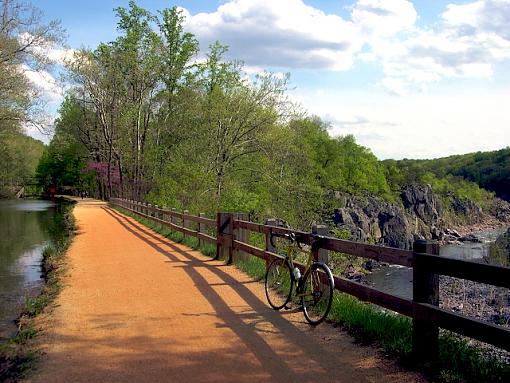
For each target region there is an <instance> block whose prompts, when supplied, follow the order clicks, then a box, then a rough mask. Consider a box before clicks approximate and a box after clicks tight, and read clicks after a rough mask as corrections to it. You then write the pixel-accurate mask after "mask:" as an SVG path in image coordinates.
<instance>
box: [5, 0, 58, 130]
mask: <svg viewBox="0 0 510 383" xmlns="http://www.w3.org/2000/svg"><path fill="white" fill-rule="evenodd" d="M62 41H63V31H62V29H61V27H60V23H59V22H58V21H51V22H49V23H48V24H44V23H43V22H42V13H41V12H40V11H39V10H38V9H37V8H35V7H33V6H31V5H29V4H26V3H22V2H19V1H15V0H2V1H1V2H0V134H1V133H2V132H4V131H6V130H8V129H9V130H11V131H12V130H16V131H20V130H21V129H22V127H23V124H26V123H32V124H35V125H36V126H39V127H41V126H42V125H41V120H42V118H41V117H42V109H41V107H40V106H41V105H40V104H41V100H40V99H39V98H38V92H37V89H36V88H35V87H34V86H32V85H31V84H30V82H29V81H28V79H27V77H26V76H25V74H26V72H27V71H41V70H43V69H48V66H49V65H50V64H51V63H52V61H51V60H50V58H49V56H48V55H47V50H48V49H49V48H51V47H54V46H55V45H57V44H60V43H61V42H62Z"/></svg>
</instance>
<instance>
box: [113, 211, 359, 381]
mask: <svg viewBox="0 0 510 383" xmlns="http://www.w3.org/2000/svg"><path fill="white" fill-rule="evenodd" d="M103 209H104V210H105V211H106V212H107V213H108V214H109V215H110V216H112V217H113V218H114V219H115V220H116V221H117V222H119V223H120V224H121V225H122V226H123V227H124V228H125V229H126V230H128V231H129V232H130V233H132V234H133V235H135V236H136V237H138V238H139V239H141V240H142V241H144V242H145V243H147V244H148V245H149V246H151V247H152V248H153V249H154V250H155V251H157V252H158V253H160V254H162V255H164V256H166V257H167V258H168V259H169V260H170V261H171V262H178V263H185V264H184V265H182V266H181V265H179V266H178V267H181V268H182V269H183V270H184V271H185V272H186V273H187V274H188V275H189V277H190V278H191V279H192V280H193V282H194V284H195V286H196V288H197V289H198V291H199V292H200V293H201V294H202V295H203V296H204V297H205V298H206V299H207V301H208V302H209V303H210V304H211V306H212V307H213V308H214V311H215V315H217V317H218V318H219V319H221V321H223V323H224V324H225V326H226V327H228V328H230V329H231V330H232V331H234V332H235V334H236V335H237V336H238V337H239V339H240V340H242V342H244V344H245V345H246V346H247V347H248V349H249V350H250V351H251V352H252V353H253V355H254V356H255V357H256V358H257V359H258V360H259V362H260V364H261V365H262V366H264V367H265V369H266V370H267V371H268V372H269V373H270V374H271V375H272V379H273V380H274V381H279V382H289V381H329V380H330V379H331V378H332V377H331V375H330V374H329V373H328V372H329V370H330V369H331V366H336V371H344V374H345V376H348V375H351V377H352V378H354V376H356V375H357V377H356V379H355V380H356V381H357V382H359V383H362V382H367V381H368V380H367V379H366V378H365V377H363V376H362V374H359V373H357V372H359V371H360V368H359V367H358V368H356V367H355V366H353V365H352V361H351V360H346V359H345V358H342V355H337V354H336V353H331V352H329V351H326V350H325V349H324V348H323V347H322V345H321V344H320V343H319V341H318V340H317V339H315V338H314V328H310V331H304V330H302V329H299V328H297V327H296V326H295V325H293V324H292V323H291V322H289V321H288V320H287V319H285V318H284V316H283V315H284V314H282V313H280V312H278V311H275V310H272V309H270V308H269V306H268V305H267V304H266V303H265V302H263V301H262V300H261V299H260V298H259V297H258V296H256V295H255V294H254V293H253V292H252V291H251V290H250V289H249V288H248V287H247V286H246V285H245V283H240V282H239V281H238V280H237V279H235V278H234V277H233V276H232V275H230V274H229V273H228V272H226V271H225V270H226V269H228V268H229V266H225V265H222V266H223V267H218V266H219V265H215V264H214V263H211V262H210V260H209V259H208V260H204V259H202V257H203V256H197V255H196V253H197V252H196V251H192V250H190V251H185V250H182V249H181V248H180V247H178V246H177V245H176V244H175V243H173V242H171V241H170V240H166V239H165V238H164V237H162V236H161V235H158V234H155V233H153V232H152V231H151V230H150V229H148V228H146V227H144V226H142V225H141V224H139V223H137V222H136V221H134V220H133V219H131V218H128V217H126V216H124V215H122V214H120V213H119V212H117V211H115V210H113V209H111V208H106V207H103ZM162 243H164V246H166V247H168V248H169V249H171V250H172V251H168V250H166V249H164V248H163V247H162V246H161V244H162ZM194 253H195V254H194ZM176 254H178V255H179V256H181V257H182V258H184V259H185V261H183V260H182V259H180V258H179V257H177V256H176ZM200 269H206V270H207V271H209V272H212V273H213V274H215V275H216V276H217V277H219V278H220V279H221V280H222V283H212V284H210V283H209V282H208V281H207V280H206V278H205V277H204V276H203V275H202V274H201V273H200ZM248 283H253V281H250V282H248ZM218 285H228V286H229V287H230V288H231V289H233V290H234V291H235V292H236V293H237V294H238V295H239V296H240V297H241V298H242V299H243V300H244V301H245V302H246V303H247V304H248V305H249V306H250V307H251V308H252V309H253V311H252V310H249V311H244V312H236V311H234V310H233V309H232V308H231V307H230V306H229V303H228V302H226V301H225V300H224V299H223V298H222V297H221V296H220V295H219V294H218V292H217V291H215V289H214V288H213V286H218ZM187 315H189V316H194V315H214V314H207V313H192V314H187ZM261 322H269V323H271V324H272V326H273V327H274V329H273V330H271V331H267V329H265V330H261V329H259V328H258V327H257V325H258V324H260V323H261ZM265 327H267V326H265ZM262 333H264V334H265V336H266V337H267V336H268V335H267V334H268V333H269V334H270V333H275V334H278V335H279V336H283V338H284V339H285V340H286V342H287V344H288V346H286V348H288V349H287V350H286V351H285V350H284V351H285V352H287V351H288V352H289V353H294V351H295V350H294V349H298V350H300V351H301V352H302V353H303V354H304V355H305V356H306V357H307V358H308V359H309V360H313V361H314V363H315V364H317V365H318V366H320V367H321V368H320V369H317V368H310V369H304V372H303V373H302V372H300V373H299V375H297V374H296V373H295V372H294V371H293V370H292V369H290V368H289V367H288V366H287V363H286V362H285V360H284V359H282V357H281V356H280V355H279V353H278V352H276V351H275V350H274V349H273V348H272V347H271V345H270V344H268V343H267V342H266V340H265V339H264V337H263V336H262ZM269 336H270V335H269ZM279 352H280V353H281V352H282V347H279ZM218 357H220V358H221V356H218ZM287 358H288V356H287ZM353 375H354V376H353ZM337 379H338V380H337V381H342V379H341V378H340V377H339V376H337Z"/></svg>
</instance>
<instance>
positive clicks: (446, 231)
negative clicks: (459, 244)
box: [444, 228, 461, 238]
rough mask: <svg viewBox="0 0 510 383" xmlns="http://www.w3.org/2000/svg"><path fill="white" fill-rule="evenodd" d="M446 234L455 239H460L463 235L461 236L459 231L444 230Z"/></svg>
mask: <svg viewBox="0 0 510 383" xmlns="http://www.w3.org/2000/svg"><path fill="white" fill-rule="evenodd" d="M444 232H445V234H447V235H449V236H451V237H454V238H460V237H461V235H460V234H459V232H458V231H457V230H454V229H448V228H446V229H444Z"/></svg>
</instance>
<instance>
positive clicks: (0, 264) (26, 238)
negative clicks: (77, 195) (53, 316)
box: [0, 200, 63, 340]
mask: <svg viewBox="0 0 510 383" xmlns="http://www.w3.org/2000/svg"><path fill="white" fill-rule="evenodd" d="M62 232H63V228H62V213H61V206H60V205H59V204H55V203H53V202H50V201H42V200H0V340H2V339H5V338H8V337H9V336H11V335H13V334H14V333H15V331H16V324H15V319H16V318H17V317H18V316H19V314H20V311H21V310H22V307H23V302H24V301H25V298H26V297H27V296H29V295H34V294H37V293H38V292H39V291H40V288H41V286H42V273H41V259H42V251H43V250H44V248H45V247H46V246H47V245H48V244H50V243H52V241H55V240H57V238H58V236H59V235H61V234H62Z"/></svg>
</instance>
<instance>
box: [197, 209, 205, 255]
mask: <svg viewBox="0 0 510 383" xmlns="http://www.w3.org/2000/svg"><path fill="white" fill-rule="evenodd" d="M198 216H199V217H201V218H203V217H205V213H198ZM198 232H199V233H203V232H205V225H204V224H203V223H202V222H199V223H198ZM203 245H204V240H203V239H202V238H200V237H199V238H198V247H201V246H203Z"/></svg>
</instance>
